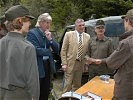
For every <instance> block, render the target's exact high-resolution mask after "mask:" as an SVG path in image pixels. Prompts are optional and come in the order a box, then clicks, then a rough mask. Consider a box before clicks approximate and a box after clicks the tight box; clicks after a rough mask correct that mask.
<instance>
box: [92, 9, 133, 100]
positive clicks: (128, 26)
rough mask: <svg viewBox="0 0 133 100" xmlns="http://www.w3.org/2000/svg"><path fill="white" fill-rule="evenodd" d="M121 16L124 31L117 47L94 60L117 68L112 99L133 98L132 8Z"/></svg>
mask: <svg viewBox="0 0 133 100" xmlns="http://www.w3.org/2000/svg"><path fill="white" fill-rule="evenodd" d="M122 18H123V20H124V27H125V31H126V32H125V33H124V34H122V36H121V37H120V43H119V45H118V48H117V49H116V50H115V51H114V52H113V53H112V54H111V55H110V56H109V57H108V58H107V59H103V60H99V59H97V60H95V61H96V63H97V64H100V63H106V64H107V65H108V67H110V68H112V69H117V72H116V74H115V76H114V80H115V86H114V98H113V99H114V100H133V9H131V10H129V11H128V12H127V14H126V15H125V16H122Z"/></svg>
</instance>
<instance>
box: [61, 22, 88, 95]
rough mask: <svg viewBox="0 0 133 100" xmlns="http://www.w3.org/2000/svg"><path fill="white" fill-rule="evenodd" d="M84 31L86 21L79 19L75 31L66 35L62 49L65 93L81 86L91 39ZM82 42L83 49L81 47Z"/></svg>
mask: <svg viewBox="0 0 133 100" xmlns="http://www.w3.org/2000/svg"><path fill="white" fill-rule="evenodd" d="M84 31H85V22H84V20H83V19H77V20H76V21H75V31H69V32H66V34H65V37H64V40H63V45H62V49H61V60H62V69H63V71H64V78H65V82H64V88H63V93H65V92H68V91H75V90H76V89H78V88H79V87H80V86H81V78H82V69H83V66H84V63H85V58H84V56H85V54H86V52H87V48H88V43H89V39H90V36H89V34H87V33H85V32H84ZM80 37H81V38H80ZM80 39H81V41H80ZM80 42H82V43H81V44H82V47H79V44H80ZM78 48H80V50H78ZM81 49H82V50H81ZM79 51H81V52H79Z"/></svg>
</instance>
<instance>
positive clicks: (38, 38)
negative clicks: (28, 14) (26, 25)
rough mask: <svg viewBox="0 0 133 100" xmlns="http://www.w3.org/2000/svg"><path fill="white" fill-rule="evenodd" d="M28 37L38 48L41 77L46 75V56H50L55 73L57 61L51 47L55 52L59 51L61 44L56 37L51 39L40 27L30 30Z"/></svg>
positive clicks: (52, 69)
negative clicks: (44, 60)
mask: <svg viewBox="0 0 133 100" xmlns="http://www.w3.org/2000/svg"><path fill="white" fill-rule="evenodd" d="M26 38H27V40H28V41H30V42H31V43H32V44H33V45H34V46H35V48H36V53H37V63H38V70H39V77H40V78H43V77H45V70H44V67H45V66H44V64H43V57H44V56H48V57H49V61H50V67H51V71H52V73H55V72H56V68H55V62H54V59H53V55H52V51H51V49H50V47H51V48H52V50H53V52H54V53H59V44H58V43H57V42H56V41H55V40H54V39H52V41H49V40H48V39H47V38H46V36H45V35H44V33H43V32H42V31H41V30H40V29H39V28H33V29H31V30H30V31H29V32H28V34H27V37H26Z"/></svg>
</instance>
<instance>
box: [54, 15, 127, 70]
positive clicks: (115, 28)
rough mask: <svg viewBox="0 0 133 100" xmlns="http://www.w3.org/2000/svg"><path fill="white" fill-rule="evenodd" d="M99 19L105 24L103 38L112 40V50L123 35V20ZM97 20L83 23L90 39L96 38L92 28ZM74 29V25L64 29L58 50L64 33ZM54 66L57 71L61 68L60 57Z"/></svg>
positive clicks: (119, 17) (113, 18) (116, 17)
mask: <svg viewBox="0 0 133 100" xmlns="http://www.w3.org/2000/svg"><path fill="white" fill-rule="evenodd" d="M99 19H102V20H103V21H104V22H105V24H106V29H105V36H107V37H111V38H112V40H113V44H114V48H116V47H117V45H118V42H119V36H120V35H121V34H123V33H124V31H125V30H124V23H123V20H122V19H121V16H110V17H104V18H99ZM99 19H91V20H88V21H85V32H86V33H88V34H89V35H90V36H91V37H95V36H96V34H95V31H94V27H95V24H96V21H97V20H99ZM74 29H75V25H69V26H66V27H65V30H64V32H63V34H62V36H61V38H60V41H59V44H60V50H61V47H62V43H63V39H64V36H65V33H66V32H68V31H72V30H74ZM56 66H57V70H58V69H60V68H61V58H60V57H58V58H57V59H56Z"/></svg>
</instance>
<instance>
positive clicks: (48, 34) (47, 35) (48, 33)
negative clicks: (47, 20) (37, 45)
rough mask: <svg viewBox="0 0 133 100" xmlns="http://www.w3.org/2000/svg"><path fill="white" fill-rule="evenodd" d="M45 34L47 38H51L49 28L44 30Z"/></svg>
mask: <svg viewBox="0 0 133 100" xmlns="http://www.w3.org/2000/svg"><path fill="white" fill-rule="evenodd" d="M45 36H46V37H47V39H48V40H52V36H51V32H50V31H49V30H46V31H45Z"/></svg>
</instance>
